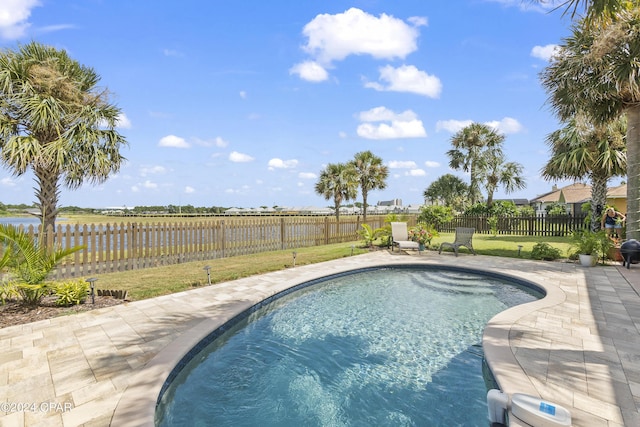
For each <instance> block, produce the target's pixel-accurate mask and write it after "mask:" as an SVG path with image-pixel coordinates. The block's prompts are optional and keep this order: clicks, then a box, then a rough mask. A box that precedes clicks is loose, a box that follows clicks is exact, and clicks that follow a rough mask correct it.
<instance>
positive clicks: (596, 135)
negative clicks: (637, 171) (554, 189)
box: [541, 116, 627, 231]
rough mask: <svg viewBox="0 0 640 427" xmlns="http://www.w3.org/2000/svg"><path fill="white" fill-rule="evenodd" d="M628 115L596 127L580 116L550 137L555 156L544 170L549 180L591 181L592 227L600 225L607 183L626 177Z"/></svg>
mask: <svg viewBox="0 0 640 427" xmlns="http://www.w3.org/2000/svg"><path fill="white" fill-rule="evenodd" d="M625 128H626V122H625V120H624V118H620V119H618V120H615V121H613V122H611V123H608V124H607V125H602V126H598V127H595V126H593V125H592V124H591V123H589V122H588V121H587V120H586V119H585V117H584V116H576V117H573V118H572V119H571V120H569V121H568V122H567V123H566V125H565V126H564V127H563V128H561V129H558V130H556V131H554V132H552V133H551V134H549V136H548V137H547V144H548V145H549V147H550V148H551V159H549V161H548V162H547V164H546V165H545V166H544V167H543V169H542V171H541V173H542V176H543V177H544V178H547V179H583V178H587V177H588V178H589V180H590V181H591V218H592V221H591V228H592V229H593V230H594V231H596V230H597V229H598V228H599V226H600V221H599V218H600V215H602V208H603V207H604V206H605V205H606V203H607V182H608V181H609V179H610V178H612V177H614V176H624V175H625V173H626V168H627V154H626V147H625V132H626V129H625Z"/></svg>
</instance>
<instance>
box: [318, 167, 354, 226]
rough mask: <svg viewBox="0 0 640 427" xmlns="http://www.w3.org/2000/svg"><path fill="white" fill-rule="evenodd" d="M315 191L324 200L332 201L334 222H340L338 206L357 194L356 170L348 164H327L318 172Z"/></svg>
mask: <svg viewBox="0 0 640 427" xmlns="http://www.w3.org/2000/svg"><path fill="white" fill-rule="evenodd" d="M315 190H316V193H317V194H319V195H321V196H323V197H324V198H325V200H330V199H333V204H334V209H335V212H336V220H337V221H340V205H342V202H343V201H347V200H351V199H355V198H356V195H357V194H358V181H357V173H356V170H355V169H354V167H353V165H352V164H349V163H347V164H344V163H329V164H328V165H327V166H326V167H325V168H324V170H323V171H322V172H320V177H319V178H318V182H317V183H316V186H315Z"/></svg>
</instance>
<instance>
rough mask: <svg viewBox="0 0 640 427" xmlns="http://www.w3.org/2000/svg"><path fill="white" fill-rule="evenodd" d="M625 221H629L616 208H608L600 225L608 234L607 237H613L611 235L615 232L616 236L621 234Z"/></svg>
mask: <svg viewBox="0 0 640 427" xmlns="http://www.w3.org/2000/svg"><path fill="white" fill-rule="evenodd" d="M625 219H627V217H626V216H624V215H623V214H622V213H620V212H618V211H617V210H615V209H614V208H607V210H606V211H605V212H604V215H602V220H601V221H600V225H601V227H602V228H604V229H605V231H606V232H607V236H609V237H611V234H612V233H613V232H614V231H615V233H616V234H618V233H620V231H621V230H622V223H623V222H624V220H625ZM618 237H620V236H618Z"/></svg>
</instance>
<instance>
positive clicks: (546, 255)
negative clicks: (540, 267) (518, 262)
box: [531, 242, 562, 261]
mask: <svg viewBox="0 0 640 427" xmlns="http://www.w3.org/2000/svg"><path fill="white" fill-rule="evenodd" d="M561 256H562V254H561V253H560V249H558V248H554V247H553V246H551V245H550V244H548V243H544V242H539V243H536V244H535V245H534V247H533V249H532V250H531V258H533V259H544V260H547V261H551V260H554V259H558V258H560V257H561Z"/></svg>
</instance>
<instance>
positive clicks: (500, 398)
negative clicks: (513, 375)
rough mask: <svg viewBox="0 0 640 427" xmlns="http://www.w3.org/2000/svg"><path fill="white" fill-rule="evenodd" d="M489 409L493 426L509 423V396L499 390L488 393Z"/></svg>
mask: <svg viewBox="0 0 640 427" xmlns="http://www.w3.org/2000/svg"><path fill="white" fill-rule="evenodd" d="M487 407H488V409H489V422H490V423H491V424H494V423H497V424H505V425H506V423H507V408H508V407H509V395H507V394H506V393H503V392H501V391H500V390H497V389H495V388H494V389H491V390H489V391H488V392H487Z"/></svg>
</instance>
